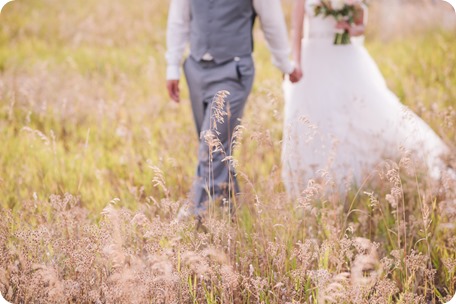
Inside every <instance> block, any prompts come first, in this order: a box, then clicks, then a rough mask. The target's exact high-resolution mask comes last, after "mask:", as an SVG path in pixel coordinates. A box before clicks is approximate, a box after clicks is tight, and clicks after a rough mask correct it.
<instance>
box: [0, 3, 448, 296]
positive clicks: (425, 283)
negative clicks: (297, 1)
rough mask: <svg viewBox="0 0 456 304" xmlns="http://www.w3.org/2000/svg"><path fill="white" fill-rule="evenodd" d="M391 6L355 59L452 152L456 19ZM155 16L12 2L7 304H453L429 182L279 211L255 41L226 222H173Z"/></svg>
mask: <svg viewBox="0 0 456 304" xmlns="http://www.w3.org/2000/svg"><path fill="white" fill-rule="evenodd" d="M430 3H431V2H430ZM390 4H391V1H390V2H382V3H376V4H374V5H373V7H372V10H371V17H370V18H371V23H370V25H369V31H368V34H367V38H366V46H367V48H368V50H369V52H370V53H371V55H372V56H373V57H374V59H375V60H376V62H377V63H378V65H379V67H380V69H381V71H382V73H383V74H384V76H385V78H386V80H387V83H388V86H389V87H390V88H391V90H392V91H394V92H395V93H396V94H397V95H398V96H399V97H400V98H401V100H402V101H403V102H404V104H406V105H407V106H409V107H410V108H411V109H412V110H413V111H415V112H416V113H417V114H418V115H420V116H421V117H423V119H424V120H425V121H426V122H428V123H429V124H430V125H431V126H432V127H433V128H434V130H436V132H437V133H438V134H439V135H440V136H441V137H442V138H443V139H444V140H445V142H447V143H448V145H449V146H450V147H452V148H453V151H454V147H455V144H456V131H455V129H456V128H455V124H456V109H455V105H456V71H455V67H456V51H455V49H456V39H454V37H455V34H456V20H455V19H456V17H455V15H451V10H449V8H448V6H445V5H443V4H440V3H438V4H428V5H424V4H419V5H418V7H417V5H416V4H415V5H409V4H405V5H409V6H407V9H406V10H405V9H404V10H405V11H407V12H408V14H407V16H408V17H407V18H405V17H404V18H401V16H402V15H401V8H402V9H403V7H400V6H399V7H396V6H395V11H394V14H396V15H394V14H393V10H392V9H391V10H388V9H385V6H386V5H390ZM290 5H291V0H288V1H285V2H284V7H285V11H286V12H287V16H288V13H289V11H290ZM421 5H423V6H421ZM167 6H168V1H144V0H129V1H125V0H118V1H108V0H97V1H95V0H86V1H84V2H82V1H57V0H41V1H38V0H28V1H22V0H16V1H14V2H12V3H9V4H7V6H6V7H5V8H4V9H3V11H2V13H1V15H0V139H1V143H0V206H1V209H0V218H1V220H0V291H1V293H2V295H3V296H4V297H5V298H6V299H7V300H9V301H10V302H13V303H393V302H394V303H396V302H399V303H444V302H445V301H448V300H449V299H450V298H451V296H452V295H454V294H455V288H456V276H455V271H456V247H455V246H456V237H455V232H456V227H455V224H454V223H455V221H456V201H455V198H456V185H455V184H454V183H452V182H451V181H444V182H443V183H441V184H438V185H436V184H432V183H429V182H428V181H427V180H426V179H425V178H422V179H415V178H414V177H413V176H409V175H407V174H406V173H405V171H407V170H406V169H407V168H405V167H403V166H400V167H398V169H397V170H396V169H394V167H391V168H389V171H388V172H389V174H388V176H387V178H385V179H384V181H383V184H381V185H379V186H378V187H376V188H371V187H369V186H366V187H365V188H361V189H353V191H352V192H351V193H350V195H349V196H348V197H325V196H324V195H323V194H322V193H324V191H321V189H318V187H316V188H315V189H310V188H309V189H308V191H307V192H306V193H303V196H302V197H301V198H300V199H299V200H297V201H290V200H289V199H288V198H287V196H286V194H285V192H284V188H283V185H282V184H281V178H280V150H281V136H282V120H283V113H282V108H283V99H282V92H281V75H280V72H278V70H276V69H275V68H274V67H272V65H271V63H270V59H269V57H270V55H269V53H268V51H267V49H266V47H265V45H264V41H263V38H262V35H261V33H260V31H259V29H256V30H255V36H256V42H257V43H256V47H255V54H254V56H255V61H256V67H257V77H256V81H255V85H254V90H253V93H252V95H251V97H250V99H249V102H248V105H247V109H246V112H245V118H244V120H243V125H244V127H245V130H244V132H243V136H242V137H243V140H242V141H241V145H240V147H239V149H238V151H237V153H236V155H235V157H236V159H237V160H238V162H239V165H238V175H239V180H240V182H241V186H242V190H243V193H242V195H241V196H240V198H239V200H238V204H237V205H236V209H237V216H236V218H234V219H233V220H232V221H231V220H230V219H229V218H228V217H229V216H228V214H225V213H223V212H222V211H221V210H218V209H211V210H210V212H209V215H208V217H207V222H206V229H207V230H206V231H197V230H195V223H194V222H193V221H191V220H190V221H186V222H177V221H176V220H175V219H176V216H177V212H178V210H179V208H180V206H182V205H183V204H184V202H185V200H186V198H187V194H188V191H189V189H190V185H191V183H192V179H193V174H194V171H195V164H196V150H197V136H196V132H195V130H194V125H193V121H192V116H191V110H190V105H189V101H188V97H187V96H188V95H187V91H186V89H185V83H184V81H183V82H182V83H181V85H182V90H183V95H184V101H183V102H182V104H180V105H177V104H174V103H171V102H170V101H169V99H168V97H167V93H166V90H165V69H166V64H165V62H164V52H165V49H166V43H165V30H166V11H167ZM385 12H386V13H385ZM398 12H399V13H398ZM385 15H387V16H388V17H390V18H393V20H394V22H392V21H391V19H388V18H386V19H385ZM410 15H412V16H416V17H415V18H414V19H413V18H410ZM392 16H393V17H392ZM394 16H396V18H394ZM449 16H450V17H449ZM452 18H453V19H452ZM386 25H387V26H386ZM397 176H400V179H399V180H400V183H397V178H396V177H397ZM392 193H393V194H394V193H396V195H397V197H396V198H397V200H398V201H399V204H394V203H391V202H390V201H391V199H390V198H391V196H388V195H391V194H392Z"/></svg>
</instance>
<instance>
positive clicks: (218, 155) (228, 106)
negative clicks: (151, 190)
mask: <svg viewBox="0 0 456 304" xmlns="http://www.w3.org/2000/svg"><path fill="white" fill-rule="evenodd" d="M184 72H185V77H186V79H187V84H188V88H189V91H190V100H191V104H192V111H193V117H194V120H195V124H196V131H197V134H198V136H199V147H198V166H197V171H196V175H197V177H196V180H195V182H194V184H193V189H192V192H191V200H192V202H193V203H194V204H195V208H196V209H195V213H197V214H198V213H200V212H201V211H203V210H204V209H205V208H206V206H205V203H206V202H207V201H208V200H209V197H212V198H219V197H222V198H227V199H228V198H229V197H228V194H237V193H238V192H239V187H238V184H237V181H236V177H235V174H234V168H232V166H231V163H230V162H229V161H222V160H223V159H225V158H226V157H227V156H231V153H232V151H231V149H232V147H231V144H232V136H233V131H234V128H235V127H236V126H237V125H239V120H240V118H241V117H242V114H243V112H244V106H245V103H246V100H247V97H248V95H249V94H250V91H251V90H252V84H253V78H254V74H255V68H254V65H253V59H252V56H250V55H249V56H245V57H240V58H236V59H233V60H231V61H228V62H224V63H215V62H214V61H196V60H195V59H194V58H193V57H191V56H190V57H188V58H187V60H186V61H185V63H184ZM222 90H225V91H228V92H229V93H230V95H228V96H227V97H226V98H225V104H224V107H223V109H224V110H225V112H227V113H228V114H227V115H225V117H224V122H223V123H221V122H216V119H215V117H214V108H215V105H213V102H214V96H215V95H216V94H217V92H219V91H222ZM215 127H216V130H217V132H214V129H215ZM209 130H212V132H213V133H214V134H216V135H217V137H218V139H219V140H220V143H221V146H222V148H223V151H217V150H218V149H214V148H213V146H212V145H208V143H207V140H206V139H205V135H206V132H207V131H209ZM209 149H212V151H209ZM214 150H215V151H214ZM210 152H212V153H210Z"/></svg>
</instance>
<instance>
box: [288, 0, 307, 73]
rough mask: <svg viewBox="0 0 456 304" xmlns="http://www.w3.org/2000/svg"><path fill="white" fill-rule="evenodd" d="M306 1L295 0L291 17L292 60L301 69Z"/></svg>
mask: <svg viewBox="0 0 456 304" xmlns="http://www.w3.org/2000/svg"><path fill="white" fill-rule="evenodd" d="M304 7H305V0H295V1H294V5H293V14H292V16H291V29H292V30H291V41H292V42H291V43H292V58H293V61H294V62H295V63H296V66H297V67H299V68H301V40H302V34H303V25H304Z"/></svg>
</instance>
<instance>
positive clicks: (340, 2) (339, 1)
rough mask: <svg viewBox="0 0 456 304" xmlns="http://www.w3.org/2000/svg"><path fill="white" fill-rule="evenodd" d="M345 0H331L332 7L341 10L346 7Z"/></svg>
mask: <svg viewBox="0 0 456 304" xmlns="http://www.w3.org/2000/svg"><path fill="white" fill-rule="evenodd" d="M344 5H345V1H344V0H331V7H332V9H333V10H336V11H338V10H341V9H343V8H344Z"/></svg>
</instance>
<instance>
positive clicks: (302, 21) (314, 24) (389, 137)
mask: <svg viewBox="0 0 456 304" xmlns="http://www.w3.org/2000/svg"><path fill="white" fill-rule="evenodd" d="M316 2H317V0H307V2H305V1H304V0H296V3H297V4H296V7H295V10H294V16H293V29H294V30H293V32H294V37H293V57H294V60H295V62H296V63H297V64H298V65H300V66H301V68H302V72H303V78H302V79H301V81H299V82H298V83H296V84H292V83H291V82H289V81H285V82H284V96H285V122H284V137H283V151H282V162H283V179H284V183H285V186H286V188H287V191H288V192H289V193H290V194H291V195H293V196H296V195H298V194H299V193H301V192H302V191H303V190H304V189H305V188H306V186H307V184H308V181H309V180H311V179H312V180H316V181H318V180H324V181H328V179H329V180H330V181H331V184H332V185H333V186H334V189H336V190H337V191H340V190H341V189H345V186H346V185H347V184H349V185H352V184H355V185H358V186H359V185H361V184H362V183H363V182H364V181H365V180H366V178H367V176H368V174H369V173H372V172H373V171H374V170H375V168H376V167H377V166H378V165H379V164H380V163H381V162H382V161H383V160H386V159H392V160H398V159H399V158H400V157H401V154H402V153H403V151H405V150H406V151H409V152H411V153H412V155H413V159H414V160H415V161H416V162H419V163H422V164H424V166H425V167H426V168H427V170H429V171H428V174H429V175H430V176H432V177H433V178H438V177H439V176H440V169H442V168H443V167H442V165H443V162H442V161H441V156H442V155H443V154H446V153H448V152H449V149H448V147H447V146H446V145H445V144H444V143H443V141H442V140H441V139H440V138H439V137H438V136H437V135H436V134H435V133H434V132H433V131H432V129H431V128H430V127H429V126H428V125H427V124H426V123H425V122H423V121H422V120H421V119H420V118H419V117H418V116H416V115H415V114H414V113H412V112H411V111H410V110H408V109H407V108H406V107H405V106H404V105H402V104H401V103H400V101H399V100H398V98H397V97H396V96H395V95H394V94H393V93H392V92H391V91H390V90H389V89H388V88H387V86H386V83H385V80H384V78H383V76H382V75H381V73H380V71H379V69H378V67H377V65H376V64H375V62H374V61H373V60H372V58H371V57H370V55H369V54H368V52H367V51H366V49H365V48H364V46H363V37H362V34H363V33H364V24H365V23H366V20H367V11H366V9H365V8H364V9H363V10H362V11H361V12H360V14H359V18H357V19H358V20H356V22H355V25H354V26H352V27H351V29H350V32H351V35H352V39H351V40H352V43H351V44H347V45H334V44H333V41H334V35H335V33H336V27H339V28H340V27H346V28H348V25H347V24H346V23H339V24H338V23H337V22H336V21H335V19H334V18H332V17H326V18H323V17H321V16H315V15H314V13H313V12H314V8H313V5H314V4H315V3H316ZM303 29H304V33H303ZM354 36H359V37H354ZM302 37H303V39H302ZM301 39H302V41H301Z"/></svg>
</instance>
